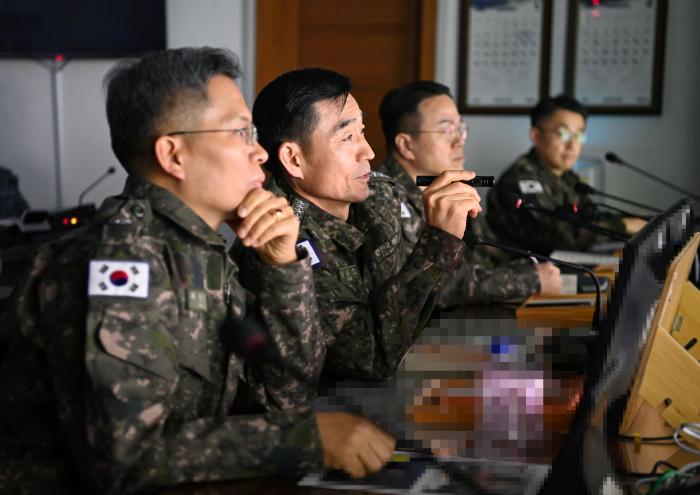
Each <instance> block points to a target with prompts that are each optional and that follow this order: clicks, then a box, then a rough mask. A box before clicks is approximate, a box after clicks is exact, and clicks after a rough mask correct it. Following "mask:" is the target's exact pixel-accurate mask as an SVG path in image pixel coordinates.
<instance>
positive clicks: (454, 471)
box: [299, 451, 550, 495]
mask: <svg viewBox="0 0 700 495" xmlns="http://www.w3.org/2000/svg"><path fill="white" fill-rule="evenodd" d="M397 454H400V452H399V451H397ZM405 455H406V456H407V457H408V458H410V460H408V461H406V462H390V463H389V464H387V465H386V466H385V467H384V468H383V469H382V470H381V471H379V472H377V473H374V474H371V475H369V476H367V477H366V478H363V479H353V478H350V477H349V476H347V475H345V474H344V473H342V472H339V471H324V472H317V473H310V474H308V475H306V476H305V477H304V478H302V480H301V481H299V486H313V487H324V488H332V489H335V490H359V491H363V492H373V493H388V494H397V495H404V494H407V495H409V494H410V495H422V494H426V495H427V494H431V495H453V494H454V495H457V494H459V495H464V494H471V493H474V494H477V493H498V494H502V495H536V493H537V491H538V490H539V488H540V486H541V485H542V482H543V481H544V479H545V477H546V476H547V473H548V472H549V469H550V466H549V465H546V464H531V463H521V462H508V461H501V460H495V459H479V458H460V457H449V458H443V459H437V460H435V459H431V458H430V457H426V456H419V457H418V458H415V457H414V454H413V453H409V452H407V453H405ZM395 457H396V455H395Z"/></svg>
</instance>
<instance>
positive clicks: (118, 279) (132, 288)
mask: <svg viewBox="0 0 700 495" xmlns="http://www.w3.org/2000/svg"><path fill="white" fill-rule="evenodd" d="M148 281H149V266H148V263H144V262H143V261H115V260H91V261H90V271H89V275H88V296H117V297H136V298H140V299H145V298H147V297H148Z"/></svg>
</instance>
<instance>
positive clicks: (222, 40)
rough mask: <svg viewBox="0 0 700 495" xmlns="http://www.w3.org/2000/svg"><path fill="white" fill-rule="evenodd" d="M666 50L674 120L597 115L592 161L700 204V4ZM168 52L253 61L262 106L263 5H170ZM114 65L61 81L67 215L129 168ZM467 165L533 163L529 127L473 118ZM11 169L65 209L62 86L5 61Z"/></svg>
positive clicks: (685, 14) (0, 68)
mask: <svg viewBox="0 0 700 495" xmlns="http://www.w3.org/2000/svg"><path fill="white" fill-rule="evenodd" d="M459 3H460V0H440V2H439V16H438V30H437V35H438V40H437V42H438V43H437V60H436V62H437V66H436V79H438V80H439V81H442V82H444V83H446V84H447V85H449V86H450V87H451V88H452V90H453V91H454V92H455V94H456V90H457V77H458V65H457V61H458V58H457V57H458V40H459V33H458V26H459ZM553 3H554V12H553V14H554V26H553V42H552V70H551V74H552V76H551V87H552V92H553V93H557V92H559V91H561V89H562V88H563V72H564V70H563V67H564V65H563V60H564V36H565V25H566V14H567V12H566V5H567V2H566V1H565V0H554V2H553ZM669 4H670V5H669V18H668V28H667V39H666V57H665V74H664V94H663V114H662V115H661V116H641V117H614V116H593V117H591V119H590V122H589V130H590V140H589V143H588V144H587V145H586V147H585V149H584V153H585V154H586V155H588V156H593V157H602V155H603V154H604V153H605V151H608V150H614V151H615V152H617V153H618V154H619V155H620V156H622V157H624V158H626V159H627V160H629V161H630V162H632V163H635V164H637V165H639V166H640V167H643V168H645V169H647V170H649V171H651V172H653V173H656V174H660V175H663V176H664V177H666V178H667V179H668V180H670V181H672V182H675V183H678V184H680V185H683V186H684V187H686V188H689V189H692V190H695V191H698V192H699V193H700V173H698V172H697V171H696V168H697V165H696V153H695V144H696V141H698V138H699V137H700V91H698V90H697V88H699V87H700V63H698V62H699V60H698V56H697V47H699V46H700V30H698V29H697V28H696V24H697V21H698V20H700V2H698V1H697V0H670V1H669ZM167 14H168V15H167V17H168V18H167V28H168V46H170V47H178V46H186V45H204V44H209V45H213V46H224V47H228V48H231V49H232V50H233V51H234V52H236V53H238V54H239V56H240V57H241V61H242V65H243V69H244V76H245V77H244V80H243V81H242V83H241V85H242V89H243V90H244V94H246V96H247V98H248V100H249V102H250V101H252V96H253V93H252V92H253V86H254V85H253V84H252V82H253V81H254V73H253V71H254V67H255V55H254V54H255V47H254V39H255V1H254V0H197V1H196V2H195V1H191V0H167ZM113 63H114V61H113V60H111V61H110V60H101V61H97V60H90V61H88V60H82V61H80V60H73V61H70V63H69V64H68V65H67V66H66V67H65V69H64V70H63V71H62V73H61V78H62V88H63V91H62V100H61V101H62V104H63V118H64V119H63V124H64V141H63V170H62V175H61V179H62V180H61V183H62V188H61V193H62V196H63V205H62V206H70V205H73V204H75V203H76V202H77V200H78V195H79V194H80V191H81V190H82V189H83V188H85V187H86V186H87V185H88V184H90V183H91V182H92V181H93V180H94V179H96V178H97V177H98V176H99V175H100V174H101V173H103V171H104V170H106V168H107V167H108V166H109V165H117V163H116V159H115V158H114V157H113V155H112V152H111V149H110V147H109V134H108V129H107V123H106V120H105V117H104V104H103V94H102V77H103V76H104V74H105V73H106V72H107V70H108V69H109V68H110V67H111V66H112V65H113ZM468 121H469V124H470V138H469V141H468V143H467V145H466V152H467V163H468V165H469V166H472V167H473V168H475V169H477V170H478V171H479V172H480V173H483V174H493V175H498V174H499V173H500V172H501V171H503V170H504V169H505V168H506V167H507V166H508V164H510V163H511V162H512V161H513V159H514V158H515V157H516V156H517V155H519V154H520V153H522V152H524V151H525V150H526V149H527V148H528V146H529V142H528V139H527V128H528V125H529V124H528V120H527V117H525V116H506V117H504V116H468ZM0 122H1V124H0V164H1V165H3V166H5V167H8V168H10V169H11V170H13V171H14V172H15V173H16V174H17V175H18V176H19V178H20V187H21V189H22V191H23V193H24V194H25V196H26V197H27V199H28V201H29V202H30V205H31V206H32V207H34V208H54V207H57V206H59V205H58V203H57V198H56V175H55V164H54V145H53V130H54V127H53V122H52V106H51V79H50V73H49V71H48V70H47V69H46V68H44V67H42V66H41V65H40V64H39V63H38V62H35V61H30V60H2V61H0ZM117 170H118V172H117V174H116V175H115V176H112V177H110V178H108V179H107V180H106V181H104V182H103V183H102V184H101V185H100V186H98V187H97V188H96V189H95V190H94V191H92V192H91V193H90V194H89V195H88V196H87V198H86V200H87V201H94V202H97V203H98V204H99V202H100V201H101V200H102V199H103V198H104V197H105V196H107V195H110V194H114V193H116V192H118V191H119V190H121V186H122V184H123V179H124V173H123V172H122V171H121V168H120V167H118V168H117ZM606 175H607V177H606V186H607V190H608V192H610V193H613V194H619V195H623V196H627V197H629V198H630V199H636V200H638V201H642V202H648V203H649V204H652V205H655V206H661V207H663V206H666V205H668V204H670V203H671V202H672V201H673V200H674V199H675V198H676V197H677V195H676V194H675V193H674V192H673V191H669V190H668V189H666V188H664V187H662V186H656V185H654V184H653V183H651V182H649V181H648V180H647V179H645V178H643V177H638V176H636V175H634V173H633V172H631V171H628V170H626V169H619V168H615V167H614V166H613V165H606Z"/></svg>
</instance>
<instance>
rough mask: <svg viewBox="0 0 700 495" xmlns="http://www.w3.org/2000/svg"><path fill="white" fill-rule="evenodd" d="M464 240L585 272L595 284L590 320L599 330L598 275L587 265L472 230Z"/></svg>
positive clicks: (474, 244) (470, 243) (471, 245)
mask: <svg viewBox="0 0 700 495" xmlns="http://www.w3.org/2000/svg"><path fill="white" fill-rule="evenodd" d="M464 242H465V243H466V244H467V246H469V247H474V246H476V245H477V244H482V245H484V246H491V247H495V248H497V249H502V250H504V251H509V252H511V253H515V254H518V255H520V256H527V257H529V258H537V259H538V260H543V261H549V262H551V263H554V264H555V265H559V266H567V267H569V268H572V269H574V270H577V271H581V272H585V273H587V274H588V275H589V276H590V277H591V278H592V279H593V283H594V284H595V307H594V310H593V321H592V323H591V324H592V326H593V328H594V329H595V330H596V331H599V330H600V318H601V316H600V314H601V309H600V281H599V280H598V277H596V274H595V273H593V270H591V269H590V268H588V267H585V266H583V265H577V264H575V263H568V262H566V261H562V260H558V259H556V258H550V257H549V256H543V255H541V254H536V253H533V252H532V251H529V250H527V249H518V248H514V247H511V246H506V245H505V244H499V243H497V242H492V241H485V240H484V239H482V238H481V237H479V236H477V235H476V234H474V233H473V232H471V231H469V230H467V231H466V232H465V233H464Z"/></svg>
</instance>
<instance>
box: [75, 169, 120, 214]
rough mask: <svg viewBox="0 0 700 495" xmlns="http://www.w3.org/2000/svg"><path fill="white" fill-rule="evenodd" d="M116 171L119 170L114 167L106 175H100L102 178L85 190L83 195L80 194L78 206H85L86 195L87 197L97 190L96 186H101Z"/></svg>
mask: <svg viewBox="0 0 700 495" xmlns="http://www.w3.org/2000/svg"><path fill="white" fill-rule="evenodd" d="M116 170H117V169H116V168H114V167H109V168H108V169H107V171H106V172H105V173H104V174H102V175H100V176H99V177H98V178H97V180H96V181H95V182H93V183H92V184H90V185H89V186H87V187H86V188H85V189H83V192H81V193H80V196H78V206H80V205H82V204H83V198H84V197H85V195H86V194H87V193H89V192H90V191H92V190H93V189H94V188H95V186H96V185H97V184H99V183H100V182H102V181H103V180H105V179H106V178H107V176H108V175H112V174H113V173H114V172H115V171H116Z"/></svg>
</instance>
